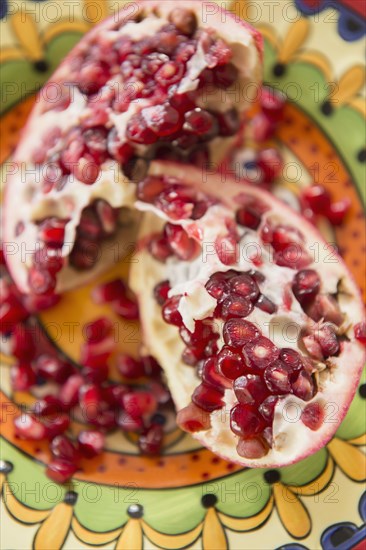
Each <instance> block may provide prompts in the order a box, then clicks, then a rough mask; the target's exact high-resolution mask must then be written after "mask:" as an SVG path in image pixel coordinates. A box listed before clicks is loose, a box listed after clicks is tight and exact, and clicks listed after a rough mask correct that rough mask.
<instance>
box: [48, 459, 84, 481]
mask: <svg viewBox="0 0 366 550" xmlns="http://www.w3.org/2000/svg"><path fill="white" fill-rule="evenodd" d="M76 470H77V467H76V466H75V464H72V463H71V462H69V461H68V460H61V459H59V458H55V459H54V460H51V462H50V463H49V464H48V466H47V469H46V476H47V477H49V478H50V479H52V481H55V482H56V483H66V482H67V481H69V480H70V479H71V478H72V476H73V475H74V473H75V472H76Z"/></svg>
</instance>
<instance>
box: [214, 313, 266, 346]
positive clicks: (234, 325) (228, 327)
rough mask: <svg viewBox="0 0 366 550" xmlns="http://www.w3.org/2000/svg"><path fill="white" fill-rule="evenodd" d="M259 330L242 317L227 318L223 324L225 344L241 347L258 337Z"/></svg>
mask: <svg viewBox="0 0 366 550" xmlns="http://www.w3.org/2000/svg"><path fill="white" fill-rule="evenodd" d="M259 336H260V332H259V330H258V329H257V327H256V326H255V325H253V323H250V322H249V321H245V320H244V319H229V320H228V321H227V322H226V323H225V324H224V329H223V337H224V341H225V344H227V345H228V346H232V347H234V348H242V347H243V346H244V345H245V344H247V343H248V342H252V341H253V340H256V339H257V338H259Z"/></svg>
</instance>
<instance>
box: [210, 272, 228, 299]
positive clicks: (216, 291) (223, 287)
mask: <svg viewBox="0 0 366 550" xmlns="http://www.w3.org/2000/svg"><path fill="white" fill-rule="evenodd" d="M219 275H220V274H218V273H216V274H215V275H212V276H211V277H210V279H209V280H208V281H207V283H206V285H205V288H206V290H207V292H208V293H209V294H210V296H212V297H213V298H216V300H220V298H222V297H223V296H224V294H226V293H228V292H229V284H228V281H227V280H226V279H225V278H224V277H222V278H220V276H219Z"/></svg>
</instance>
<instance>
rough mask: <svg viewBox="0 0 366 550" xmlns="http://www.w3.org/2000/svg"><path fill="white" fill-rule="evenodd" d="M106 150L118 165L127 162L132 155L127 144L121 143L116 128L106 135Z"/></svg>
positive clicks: (131, 149) (131, 150)
mask: <svg viewBox="0 0 366 550" xmlns="http://www.w3.org/2000/svg"><path fill="white" fill-rule="evenodd" d="M107 149H108V153H109V155H110V156H111V157H112V158H113V159H115V160H116V161H117V162H119V163H120V164H125V163H126V162H128V161H129V160H130V158H131V157H132V155H133V148H132V147H131V145H130V144H129V143H126V142H125V143H122V142H121V140H120V138H119V135H118V132H117V129H116V128H112V129H111V130H110V132H109V134H108V140H107Z"/></svg>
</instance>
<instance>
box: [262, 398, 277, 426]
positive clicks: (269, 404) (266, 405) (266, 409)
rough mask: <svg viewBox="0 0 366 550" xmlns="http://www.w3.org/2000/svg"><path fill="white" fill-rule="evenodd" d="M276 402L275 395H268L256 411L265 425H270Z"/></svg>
mask: <svg viewBox="0 0 366 550" xmlns="http://www.w3.org/2000/svg"><path fill="white" fill-rule="evenodd" d="M277 402H278V397H277V395H269V396H268V397H266V399H265V400H264V401H263V403H261V405H260V406H259V408H258V411H259V412H260V414H261V415H262V416H263V418H264V420H265V421H266V422H267V423H272V421H273V416H274V411H275V407H276V404H277Z"/></svg>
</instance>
